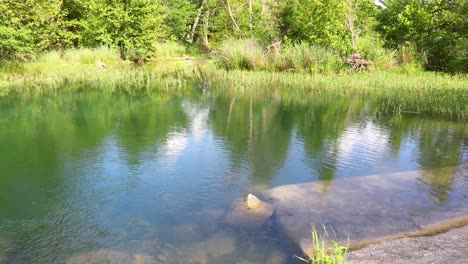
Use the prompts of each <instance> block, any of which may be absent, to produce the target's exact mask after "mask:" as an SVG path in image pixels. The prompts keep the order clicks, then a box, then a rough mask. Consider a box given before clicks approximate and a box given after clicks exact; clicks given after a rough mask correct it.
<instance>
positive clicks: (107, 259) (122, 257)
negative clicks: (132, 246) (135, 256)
mask: <svg viewBox="0 0 468 264" xmlns="http://www.w3.org/2000/svg"><path fill="white" fill-rule="evenodd" d="M66 263H67V264H101V263H106V264H128V263H132V256H131V255H130V253H128V252H121V251H116V250H110V249H99V250H95V251H90V252H85V253H82V254H80V255H77V256H72V257H70V258H69V259H68V260H67V262H66Z"/></svg>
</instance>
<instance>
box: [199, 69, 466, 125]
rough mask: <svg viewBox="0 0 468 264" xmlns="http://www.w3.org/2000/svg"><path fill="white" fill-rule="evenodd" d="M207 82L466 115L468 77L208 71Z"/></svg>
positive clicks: (229, 87)
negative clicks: (339, 96)
mask: <svg viewBox="0 0 468 264" xmlns="http://www.w3.org/2000/svg"><path fill="white" fill-rule="evenodd" d="M207 71H208V72H210V73H208V74H206V75H207V76H209V78H210V83H212V85H213V86H214V87H218V88H217V89H223V90H228V91H230V92H233V93H237V94H239V93H252V92H253V93H256V94H258V95H259V96H264V95H265V94H267V93H268V92H270V91H272V90H277V89H278V88H279V90H281V93H282V96H283V97H291V98H299V99H300V98H301V97H307V96H320V94H324V93H327V94H330V95H332V94H336V95H341V96H361V97H365V98H368V99H369V101H370V102H374V103H375V104H377V106H378V108H379V109H381V110H382V111H385V112H391V113H402V112H412V113H415V114H434V115H446V116H452V117H458V118H466V117H468V77H467V76H450V75H446V74H438V73H431V72H423V73H419V74H411V75H405V74H400V73H395V72H374V73H367V72H363V73H353V74H328V75H324V74H321V75H310V74H297V73H285V72H249V71H224V70H216V69H211V70H209V69H208V70H207Z"/></svg>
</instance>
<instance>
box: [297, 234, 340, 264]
mask: <svg viewBox="0 0 468 264" xmlns="http://www.w3.org/2000/svg"><path fill="white" fill-rule="evenodd" d="M311 233H312V245H313V246H312V249H311V252H309V258H308V259H305V258H301V257H298V256H294V257H295V258H297V259H300V260H302V261H304V262H306V263H309V264H344V263H345V261H346V257H347V255H348V246H349V242H348V246H346V247H345V246H340V245H339V244H338V242H337V241H335V240H333V241H332V246H331V248H329V247H327V246H326V241H325V239H326V237H328V232H327V229H326V227H325V225H322V230H321V232H320V233H319V231H318V230H317V229H316V228H315V226H314V225H312V231H311Z"/></svg>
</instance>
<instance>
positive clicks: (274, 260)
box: [265, 251, 286, 264]
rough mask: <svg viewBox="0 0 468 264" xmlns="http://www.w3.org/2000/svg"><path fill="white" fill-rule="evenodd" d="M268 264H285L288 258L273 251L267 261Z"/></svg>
mask: <svg viewBox="0 0 468 264" xmlns="http://www.w3.org/2000/svg"><path fill="white" fill-rule="evenodd" d="M265 263H266V264H285V263H286V256H285V255H284V254H283V253H282V252H280V251H273V253H271V254H270V255H269V256H268V258H267V259H266V261H265Z"/></svg>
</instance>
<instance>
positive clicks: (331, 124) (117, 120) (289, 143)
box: [0, 91, 468, 263]
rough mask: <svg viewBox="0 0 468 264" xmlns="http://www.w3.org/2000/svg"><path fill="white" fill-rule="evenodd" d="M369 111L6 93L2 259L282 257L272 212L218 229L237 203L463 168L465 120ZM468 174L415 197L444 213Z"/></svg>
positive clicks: (321, 102) (0, 182)
mask: <svg viewBox="0 0 468 264" xmlns="http://www.w3.org/2000/svg"><path fill="white" fill-rule="evenodd" d="M377 113H378V111H375V109H374V108H373V107H372V106H371V105H369V104H367V103H366V102H365V101H362V100H359V99H356V98H351V99H350V98H336V97H334V98H327V97H325V96H323V95H322V96H318V97H315V98H310V99H306V100H305V99H302V100H282V99H281V98H264V97H248V96H242V97H232V96H222V95H219V96H215V95H204V94H198V93H197V92H194V93H190V94H187V95H183V96H175V95H170V94H159V93H145V94H137V95H128V94H121V93H104V92H98V91H86V92H84V91H81V92H78V91H75V92H61V93H56V94H49V95H44V96H40V97H32V98H28V97H24V96H19V97H16V96H11V97H8V98H2V99H0V262H7V263H64V262H66V261H67V259H69V258H70V257H72V256H74V255H77V254H80V253H83V252H88V251H93V250H99V249H106V250H105V251H98V252H97V253H95V256H94V257H96V258H99V256H102V255H106V254H107V255H114V256H115V257H116V258H117V259H120V261H122V260H125V259H126V258H127V257H128V256H127V255H128V254H130V257H128V258H129V259H131V258H134V257H135V256H134V255H133V254H144V255H147V256H145V257H142V259H146V260H148V259H149V260H153V258H154V259H155V260H159V261H160V262H167V263H241V262H242V261H247V260H248V261H251V262H253V263H255V262H257V263H265V262H267V261H273V260H272V259H276V260H281V259H282V258H286V259H288V261H289V260H290V256H292V254H294V253H298V252H297V248H296V247H295V246H294V245H292V244H290V243H288V239H287V236H286V235H285V234H284V233H283V232H281V230H280V228H279V227H278V226H277V224H276V223H275V221H274V218H273V219H272V220H271V221H270V222H268V223H267V224H266V225H265V227H264V228H262V229H260V230H255V231H250V230H243V229H242V228H235V227H230V226H228V225H227V224H225V222H224V221H223V216H224V214H225V213H226V212H227V211H228V210H229V208H230V207H231V203H232V202H233V200H235V199H236V198H239V197H242V196H244V195H245V194H247V193H249V192H253V193H256V194H259V195H261V194H262V193H263V192H264V191H266V190H267V189H269V188H272V187H276V186H280V185H284V184H293V183H305V182H313V181H323V180H334V179H343V178H352V177H359V176H365V175H373V174H383V173H391V172H404V171H411V170H418V169H432V168H441V167H448V166H460V165H461V166H464V165H466V164H467V163H468V127H467V126H466V124H465V123H463V122H461V121H447V120H441V119H429V118H424V117H421V116H417V115H409V116H382V115H378V114H377ZM466 178H467V176H466V175H465V180H462V181H461V182H460V181H458V180H455V176H454V175H450V174H447V175H444V176H443V177H433V178H430V177H429V178H424V179H420V180H419V181H418V182H417V183H416V185H417V186H418V188H415V189H414V192H418V193H423V194H424V195H427V197H429V199H430V201H431V202H432V203H433V205H435V206H437V207H440V208H444V207H445V206H447V204H450V203H451V202H453V200H454V199H455V200H456V199H458V200H460V199H466V197H467V194H466V193H460V192H463V188H461V190H462V191H460V188H456V187H459V186H457V184H458V185H459V184H464V183H466ZM465 190H466V189H465ZM401 199H405V197H401ZM408 203H410V201H408ZM304 232H308V230H304ZM119 254H121V255H119ZM122 254H123V255H122ZM138 256H140V255H138ZM88 257H89V256H88ZM136 257H137V256H136ZM90 258H92V256H91V257H90ZM75 260H76V259H74V261H75ZM76 261H83V263H85V262H87V261H89V260H86V258H82V259H81V260H76ZM150 262H151V261H149V262H148V263H150ZM271 263H274V262H271Z"/></svg>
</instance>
